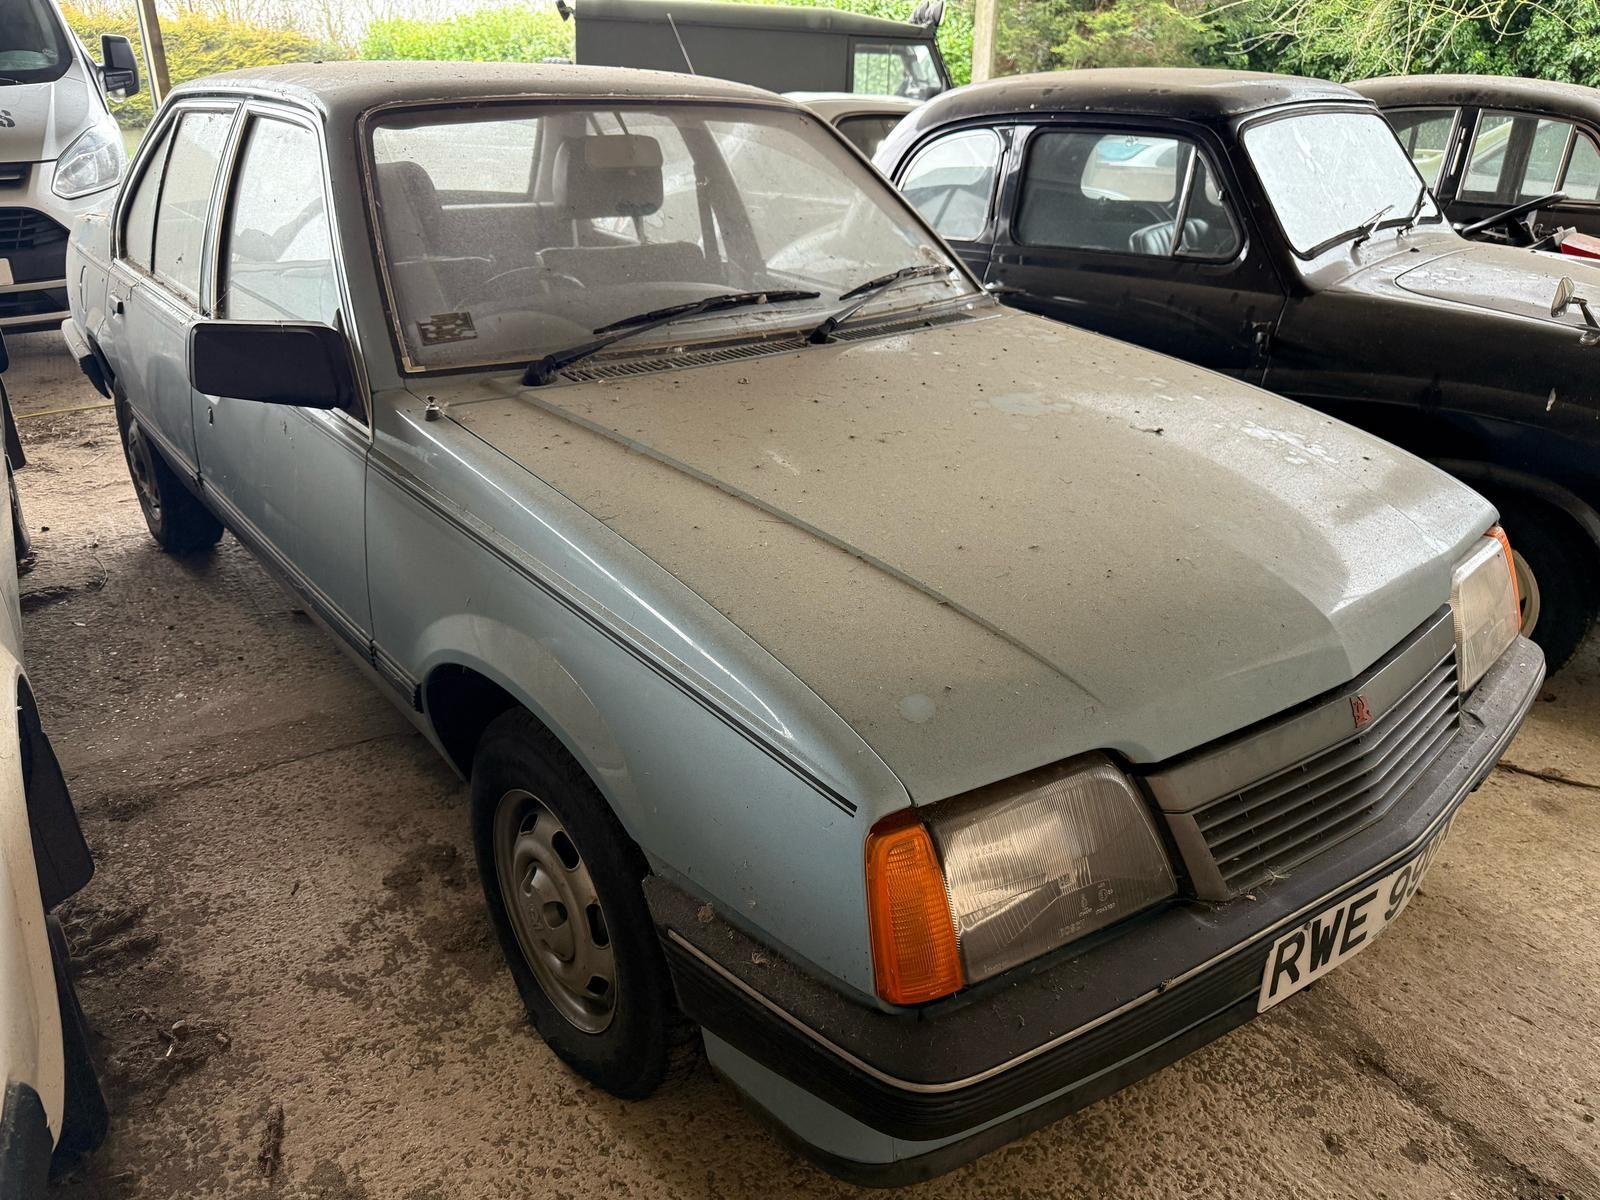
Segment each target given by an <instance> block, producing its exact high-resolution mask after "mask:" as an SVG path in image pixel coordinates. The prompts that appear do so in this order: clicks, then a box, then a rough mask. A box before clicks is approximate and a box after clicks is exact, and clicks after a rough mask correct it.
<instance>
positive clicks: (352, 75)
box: [172, 62, 792, 123]
mask: <svg viewBox="0 0 1600 1200" xmlns="http://www.w3.org/2000/svg"><path fill="white" fill-rule="evenodd" d="M218 94H246V95H253V96H264V97H268V98H272V99H281V100H286V101H290V102H293V103H298V104H301V105H308V106H310V107H312V108H315V109H319V110H321V111H322V112H323V113H325V114H327V116H328V118H329V120H330V121H333V122H336V123H337V122H342V121H344V120H346V119H349V120H354V119H355V118H356V117H358V116H360V115H361V114H362V113H364V112H366V111H368V110H369V109H372V108H376V107H377V106H379V105H382V104H388V103H391V102H395V101H399V102H406V101H430V100H441V101H445V102H447V103H448V102H449V101H453V100H458V101H462V102H466V103H471V102H474V101H478V100H486V99H503V98H508V97H529V98H534V97H547V96H548V97H555V98H558V99H585V98H592V99H596V100H617V99H625V100H653V99H673V100H713V101H722V102H728V101H744V102H748V103H752V104H777V105H783V106H786V107H787V106H790V105H791V104H792V102H791V101H787V100H784V99H783V98H782V97H781V96H778V95H776V94H775V93H773V92H768V91H763V90H762V89H760V88H755V87H750V86H748V85H747V84H742V83H730V82H727V81H726V80H722V79H709V78H705V77H703V76H699V75H677V74H673V73H672V72H669V71H639V70H634V69H632V68H627V67H580V66H574V65H571V64H567V63H484V62H319V63H295V64H289V65H285V66H280V67H253V68H248V69H246V70H242V71H228V72H226V73H224V74H221V75H210V76H207V77H206V78H204V79H197V80H194V81H193V82H190V83H185V84H183V85H181V86H179V87H177V88H174V89H173V92H172V95H173V97H174V98H177V97H182V96H214V95H218Z"/></svg>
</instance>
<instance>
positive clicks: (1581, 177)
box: [1556, 133, 1600, 200]
mask: <svg viewBox="0 0 1600 1200" xmlns="http://www.w3.org/2000/svg"><path fill="white" fill-rule="evenodd" d="M1556 190H1557V191H1559V192H1565V193H1566V194H1567V199H1568V200H1600V150H1596V149H1595V144H1594V139H1593V138H1591V137H1590V136H1589V135H1588V134H1586V133H1580V134H1579V135H1578V137H1577V139H1576V140H1575V141H1574V142H1573V143H1572V157H1571V158H1570V159H1568V160H1567V174H1566V177H1565V178H1564V179H1563V180H1562V181H1561V186H1560V187H1559V188H1557V189H1556Z"/></svg>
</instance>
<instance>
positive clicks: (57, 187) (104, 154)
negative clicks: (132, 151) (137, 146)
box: [50, 125, 127, 200]
mask: <svg viewBox="0 0 1600 1200" xmlns="http://www.w3.org/2000/svg"><path fill="white" fill-rule="evenodd" d="M126 161H127V152H126V151H125V150H124V149H123V147H122V138H121V136H120V135H119V134H118V132H117V129H116V127H115V126H110V127H107V126H105V125H93V126H91V127H89V128H88V129H85V130H84V131H83V132H82V133H81V134H79V135H78V136H77V137H76V138H75V139H74V140H73V142H72V145H70V146H68V147H67V148H66V149H65V150H64V151H62V154H61V157H60V158H59V159H57V160H56V177H55V181H54V182H53V183H52V184H51V185H50V190H51V191H53V192H54V193H55V194H56V195H58V196H60V197H61V198H62V199H63V200H75V199H76V198H77V197H79V196H87V195H88V194H89V193H90V192H98V191H102V190H104V189H105V188H108V187H110V186H111V185H112V184H114V183H116V182H117V180H119V179H121V178H122V168H123V165H124V163H126Z"/></svg>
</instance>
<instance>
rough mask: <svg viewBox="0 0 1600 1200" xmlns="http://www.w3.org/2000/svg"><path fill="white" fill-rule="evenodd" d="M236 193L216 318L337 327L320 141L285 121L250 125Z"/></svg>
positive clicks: (236, 178) (261, 120)
mask: <svg viewBox="0 0 1600 1200" xmlns="http://www.w3.org/2000/svg"><path fill="white" fill-rule="evenodd" d="M232 192H233V195H232V201H231V203H230V206H229V212H228V221H227V225H226V227H225V231H224V234H223V243H222V254H221V261H222V280H221V282H220V284H219V285H218V288H217V315H218V316H219V317H223V318H225V319H228V320H234V321H317V322H321V323H322V324H325V325H331V324H333V320H334V316H335V314H336V313H337V312H338V310H339V298H338V283H337V282H336V279H337V277H336V276H335V274H334V270H333V239H332V237H331V235H330V233H329V230H328V210H327V206H326V203H325V202H324V199H323V189H322V154H321V151H320V149H319V148H318V146H317V135H316V134H315V133H313V132H312V131H311V130H309V129H307V128H306V127H305V126H303V125H296V124H291V123H290V122H287V121H276V120H272V119H270V118H264V117H262V118H257V119H255V120H254V121H252V122H251V125H250V129H249V130H248V132H247V133H246V134H245V141H244V146H243V149H242V151H241V153H240V155H239V165H238V168H237V170H236V171H235V174H234V178H233V189H232Z"/></svg>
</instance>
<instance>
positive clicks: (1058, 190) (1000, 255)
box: [987, 123, 1285, 382]
mask: <svg viewBox="0 0 1600 1200" xmlns="http://www.w3.org/2000/svg"><path fill="white" fill-rule="evenodd" d="M1220 161H1221V160H1220V157H1219V156H1218V155H1217V154H1216V153H1215V151H1214V149H1212V148H1211V147H1208V146H1203V145H1202V144H1201V141H1200V138H1199V135H1198V134H1196V133H1192V132H1188V131H1179V130H1169V129H1164V128H1157V127H1143V126H1139V125H1117V126H1107V125H1102V124H1084V125H1078V124H1072V123H1059V124H1050V125H1040V126H1035V127H1031V128H1027V129H1019V130H1018V136H1017V137H1016V139H1015V140H1014V142H1013V144H1012V148H1011V166H1010V167H1009V168H1008V174H1007V179H1006V183H1005V187H1004V191H1003V193H1002V196H1001V199H1000V203H999V215H998V218H997V220H996V221H995V227H994V247H993V251H992V256H991V261H990V264H989V271H988V276H987V279H988V282H989V283H991V284H994V285H998V286H999V287H1001V288H1003V289H1005V290H1006V291H1007V292H1008V293H1010V294H1008V296H1007V303H1010V304H1014V305H1016V306H1018V307H1022V308H1027V309H1030V310H1031V311H1034V312H1037V313H1040V314H1042V315H1044V316H1048V317H1053V318H1055V319H1057V320H1061V321H1066V322H1068V323H1070V324H1073V325H1081V326H1083V327H1085V328H1088V329H1094V330H1096V331H1098V332H1101V333H1105V334H1109V335H1110V336H1112V337H1116V338H1121V339H1124V340H1126V341H1130V342H1136V343H1138V344H1140V345H1143V346H1148V347H1150V348H1151V349H1154V350H1159V351H1161V352H1162V353H1164V354H1171V355H1175V356H1177V357H1179V358H1184V359H1188V360H1189V361H1191V362H1194V363H1198V364H1199V365H1201V366H1203V367H1209V368H1211V369H1213V370H1217V371H1224V372H1226V373H1228V374H1230V375H1234V376H1236V377H1238V378H1241V379H1246V380H1250V381H1252V382H1259V381H1260V379H1261V377H1262V375H1263V373H1264V371H1265V368H1266V356H1267V352H1268V347H1269V345H1270V338H1271V334H1272V331H1273V329H1274V327H1275V326H1276V323H1277V321H1278V318H1279V315H1280V314H1281V312H1282V309H1283V304H1284V299H1285V293H1284V289H1283V286H1282V284H1281V282H1280V280H1279V277H1278V274H1277V272H1276V270H1275V269H1274V268H1273V266H1272V264H1271V262H1270V261H1269V260H1268V258H1267V256H1266V254H1265V251H1264V249H1263V247H1262V246H1261V245H1260V242H1259V239H1254V238H1250V237H1248V236H1247V232H1246V229H1247V227H1246V225H1245V224H1244V221H1243V218H1242V214H1241V212H1240V208H1239V206H1238V204H1237V203H1236V201H1235V199H1234V197H1235V195H1236V194H1237V189H1236V188H1235V187H1234V185H1233V181H1232V177H1231V176H1230V175H1228V174H1226V173H1225V172H1224V171H1222V170H1220V169H1219V166H1218V163H1219V162H1220Z"/></svg>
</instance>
